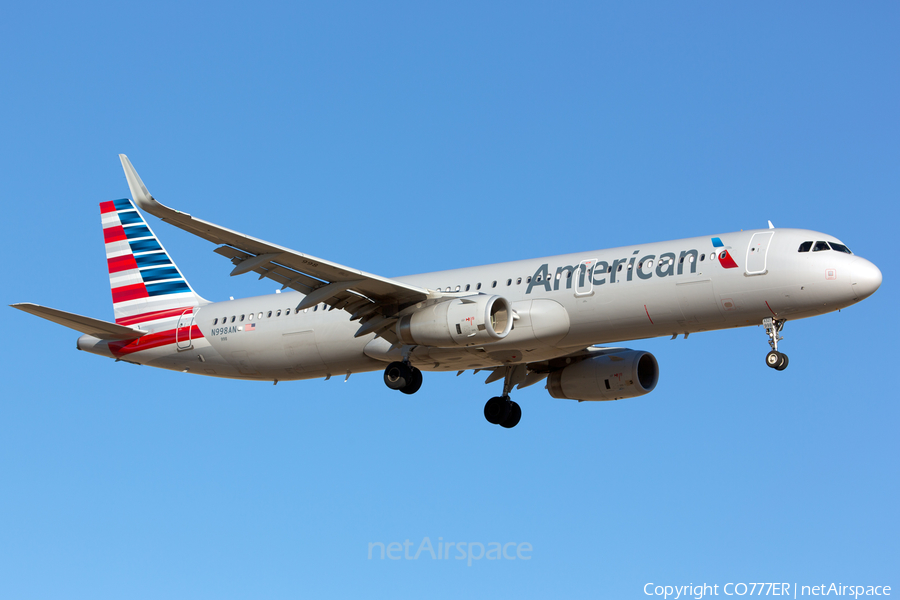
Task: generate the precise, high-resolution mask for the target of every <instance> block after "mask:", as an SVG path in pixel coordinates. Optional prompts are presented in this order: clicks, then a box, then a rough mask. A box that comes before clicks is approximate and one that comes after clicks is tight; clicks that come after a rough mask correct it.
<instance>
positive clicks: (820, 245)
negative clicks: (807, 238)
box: [813, 242, 831, 252]
mask: <svg viewBox="0 0 900 600" xmlns="http://www.w3.org/2000/svg"><path fill="white" fill-rule="evenodd" d="M822 250H831V248H829V247H828V242H816V245H815V246H813V252H821V251H822Z"/></svg>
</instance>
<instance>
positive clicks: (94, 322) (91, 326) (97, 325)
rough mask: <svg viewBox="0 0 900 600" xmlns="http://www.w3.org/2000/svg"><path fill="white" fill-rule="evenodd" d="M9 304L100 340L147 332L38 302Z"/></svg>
mask: <svg viewBox="0 0 900 600" xmlns="http://www.w3.org/2000/svg"><path fill="white" fill-rule="evenodd" d="M10 306H12V307H13V308H18V309H19V310H22V311H25V312H27V313H30V314H32V315H35V316H37V317H40V318H42V319H47V320H48V321H53V322H54V323H58V324H60V325H65V326H66V327H68V328H70V329H74V330H75V331H80V332H81V333H86V334H88V335H92V336H94V337H95V338H97V339H100V340H134V339H137V338H139V337H141V336H142V335H145V334H146V333H147V332H146V331H143V330H141V329H132V328H131V327H125V326H124V325H116V324H115V323H109V322H107V321H101V320H100V319H93V318H91V317H84V316H81V315H76V314H75V313H70V312H66V311H64V310H57V309H55V308H48V307H46V306H41V305H39V304H32V303H31V302H20V303H19V304H10Z"/></svg>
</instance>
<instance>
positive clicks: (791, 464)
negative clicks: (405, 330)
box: [0, 2, 900, 600]
mask: <svg viewBox="0 0 900 600" xmlns="http://www.w3.org/2000/svg"><path fill="white" fill-rule="evenodd" d="M319 4H321V3H318V4H315V3H307V4H300V3H256V4H253V5H252V6H251V5H248V4H243V3H241V4H237V3H234V4H227V3H221V2H220V3H208V4H195V3H159V2H157V3H124V4H123V3H113V2H110V3H106V4H97V3H76V4H73V3H42V2H37V3H14V4H11V3H7V6H5V7H4V9H3V11H2V12H3V15H2V18H0V52H2V56H3V61H2V65H0V113H2V118H0V126H2V129H0V135H2V140H3V143H2V144H0V165H2V166H0V194H2V200H3V206H4V208H5V210H4V218H3V219H2V222H0V223H2V225H0V226H2V232H3V240H4V247H5V253H4V270H5V272H4V278H3V285H2V296H3V297H2V300H3V303H4V304H10V303H13V302H21V301H31V302H37V303H40V304H45V305H49V306H53V307H57V308H61V309H64V310H69V311H73V312H77V313H81V314H86V315H91V316H94V317H98V318H103V319H110V318H111V317H112V308H111V304H110V295H109V289H108V280H107V274H106V269H105V265H104V254H103V244H102V237H101V231H100V224H99V223H100V220H99V209H98V207H97V204H98V203H99V202H101V201H105V200H111V199H115V198H121V197H124V196H127V195H128V188H127V185H126V182H125V178H124V176H123V174H122V171H121V168H120V165H119V161H118V158H117V154H118V153H120V152H122V153H126V154H128V155H129V157H130V158H131V160H132V161H133V163H134V164H135V166H136V167H137V169H138V171H139V172H140V174H141V176H142V177H143V179H144V181H145V182H146V183H147V185H148V187H149V188H150V190H151V191H152V192H153V194H154V195H155V196H156V197H157V198H159V199H160V200H161V201H163V202H165V203H168V204H170V205H174V206H175V207H177V208H180V209H182V210H185V211H187V212H190V213H192V214H195V215H197V216H199V217H201V218H205V219H208V220H211V221H213V222H217V223H219V224H222V225H225V226H228V227H231V228H234V229H238V230H240V231H244V232H246V233H249V234H252V235H255V236H257V237H261V238H263V239H267V240H271V241H273V242H277V243H281V244H284V245H287V246H289V247H292V248H295V249H297V250H301V251H304V252H308V253H310V254H313V255H317V256H321V257H325V258H329V259H331V260H335V261H338V262H341V263H344V264H347V265H352V266H354V267H357V268H360V269H363V270H366V271H369V272H373V273H378V274H381V275H385V276H394V275H402V274H408V273H417V272H423V271H430V270H437V269H442V268H453V267H461V266H467V265H472V264H484V263H490V262H499V261H504V260H512V259H517V258H526V257H534V256H542V255H550V254H559V253H564V252H576V251H581V250H587V249H597V248H603V247H610V246H617V245H622V244H630V243H642V242H649V241H658V240H664V239H672V238H678V237H687V236H695V235H709V234H713V233H721V232H728V231H735V230H738V229H742V228H743V229H749V228H757V227H764V226H765V224H766V220H767V219H771V220H772V221H773V222H774V223H775V225H776V226H780V227H805V228H810V229H816V230H820V231H825V232H828V233H830V234H832V235H834V236H836V237H838V238H839V239H841V240H843V241H844V242H845V243H846V244H848V245H849V246H850V247H851V248H852V249H853V250H854V251H855V252H856V253H857V254H859V255H861V256H864V257H867V258H869V259H871V260H873V261H874V262H875V263H876V264H877V265H878V266H879V267H880V268H881V270H882V272H883V274H884V283H883V285H882V287H881V289H880V290H879V291H878V292H877V293H876V294H875V295H874V296H873V297H871V298H870V299H868V300H866V301H865V302H863V303H861V304H860V305H859V306H855V307H851V308H849V309H847V310H844V311H842V312H841V313H834V314H830V315H827V316H823V317H819V318H816V319H810V320H805V321H797V322H790V323H788V325H787V327H786V328H785V331H784V335H785V341H784V343H783V344H784V345H783V346H782V348H783V350H784V351H785V352H787V353H788V354H789V355H790V358H791V363H790V368H789V369H788V370H786V371H784V372H783V373H778V372H775V371H773V370H771V369H768V368H766V366H765V364H764V362H763V357H764V354H765V352H766V350H767V349H768V346H767V344H766V338H765V335H764V333H763V331H762V329H761V328H745V329H740V330H734V331H726V332H713V333H706V334H700V335H695V336H691V337H690V338H689V339H688V340H686V341H685V340H682V339H679V340H677V341H669V340H667V339H660V340H645V341H640V342H633V343H631V344H629V345H630V346H631V347H634V348H640V349H644V350H649V351H651V352H653V353H654V354H655V355H656V356H657V358H658V360H659V362H660V368H661V380H660V383H659V386H658V387H657V389H656V390H655V391H654V392H653V393H652V394H650V395H647V396H644V397H642V398H636V399H632V400H623V401H619V402H609V403H583V404H578V403H575V402H570V401H564V400H555V399H553V398H550V397H549V396H548V394H547V393H546V391H545V390H544V389H543V388H542V386H534V387H531V388H528V389H527V390H523V391H521V392H517V393H516V394H515V399H516V400H517V401H518V402H519V403H520V404H521V405H522V408H523V412H524V417H523V419H522V422H521V424H520V425H519V426H518V427H517V428H516V429H514V430H511V431H504V430H500V429H499V428H497V427H492V426H490V425H488V424H487V423H486V422H485V421H484V418H483V417H482V415H481V410H482V406H483V404H484V401H485V400H486V399H487V398H488V397H490V396H492V395H496V394H497V393H498V392H499V384H492V385H490V386H485V385H484V384H483V381H484V374H479V375H477V376H473V375H472V374H471V373H466V374H464V375H462V376H460V377H458V378H457V377H455V376H454V375H453V374H426V378H425V383H424V386H423V388H422V390H421V391H420V392H419V393H418V394H416V395H415V396H411V397H406V396H403V395H401V394H397V393H395V392H390V391H389V390H387V389H386V388H385V387H384V385H383V384H382V382H381V374H380V373H372V374H360V375H354V376H353V377H351V379H350V381H349V382H348V383H342V381H341V380H331V381H327V382H323V381H307V382H293V383H291V382H284V383H281V384H279V385H277V386H272V385H270V384H262V383H246V382H237V381H229V380H217V379H208V378H202V377H196V376H189V375H184V374H179V373H171V372H167V371H160V370H154V369H150V368H147V367H137V366H133V365H128V364H122V363H118V364H116V363H114V362H113V361H111V360H106V359H102V358H99V357H97V356H93V355H88V354H85V353H80V352H77V351H76V350H75V347H74V346H75V339H76V337H77V334H75V333H74V332H72V331H69V330H67V329H65V328H63V327H60V326H57V325H54V324H51V323H47V322H44V321H41V320H39V319H37V318H34V317H31V316H29V315H26V314H24V313H19V312H17V311H14V310H13V309H9V308H7V309H4V310H6V313H5V314H6V322H7V328H6V332H7V333H6V336H5V338H4V339H5V343H4V344H3V347H2V349H0V356H2V364H3V372H4V374H5V377H4V379H5V381H6V384H5V387H4V391H3V393H2V399H0V597H3V598H16V599H19V598H22V599H26V598H90V599H91V600H97V599H101V598H153V599H156V598H161V597H166V598H191V599H197V598H216V599H219V598H311V597H347V598H351V597H352V598H360V597H373V598H377V597H398V596H399V597H411V596H415V597H436V598H459V597H462V596H463V595H464V594H466V595H468V594H470V593H473V592H474V595H475V596H485V597H487V596H493V597H512V596H515V597H521V598H545V597H566V598H597V597H603V598H644V597H646V596H644V595H643V592H642V588H643V586H644V584H645V583H648V582H654V583H658V584H670V585H682V584H686V583H695V584H696V583H702V582H707V583H710V584H719V585H720V586H721V585H724V584H725V583H728V582H762V581H765V582H770V581H775V582H781V581H784V582H796V583H799V584H801V585H803V584H810V585H817V584H820V583H826V584H827V583H830V582H842V583H843V584H861V585H892V586H894V587H895V589H896V588H897V587H898V586H900V577H898V575H900V569H898V565H900V542H898V540H900V527H898V525H900V519H898V511H897V505H898V493H900V481H898V466H897V458H898V453H900V443H898V435H897V432H898V425H900V419H898V416H900V410H898V403H897V400H898V394H897V391H896V377H897V367H896V365H897V359H898V351H897V339H898V333H900V332H898V326H897V313H896V310H897V283H896V282H897V278H898V261H897V256H898V250H897V244H896V241H895V240H896V238H897V221H898V219H897V217H898V210H897V208H896V206H897V198H898V193H900V170H898V166H900V147H898V145H900V141H898V140H900V116H898V115H900V111H898V107H900V77H898V75H900V51H898V50H900V45H898V41H897V40H898V37H897V32H898V30H900V8H898V6H897V4H896V3H888V2H867V3H832V2H817V3H809V2H804V3H801V2H791V3H783V2H778V3H766V2H753V3H743V4H737V3H686V2H677V3H670V2H666V3H663V2H659V3H644V2H639V3H632V2H629V3H622V2H617V3H609V4H608V5H607V6H599V5H598V4H597V3H555V4H563V6H555V5H554V3H540V4H534V3H521V2H515V3H507V4H496V3H494V4H486V3H481V2H479V3H459V2H455V3H407V4H398V3H376V4H375V5H372V4H369V3H367V4H354V3H343V4H335V3H326V4H329V6H328V7H327V8H322V7H321V6H319ZM148 220H149V222H150V224H151V226H152V227H154V228H155V230H156V232H157V234H158V235H159V236H160V237H161V238H162V240H163V243H164V244H165V245H166V246H167V248H168V250H169V251H170V253H171V254H172V256H173V257H174V259H175V261H176V262H177V263H178V265H179V266H180V267H181V269H182V271H183V272H184V273H185V275H186V276H187V278H188V280H189V281H190V282H191V284H192V285H193V286H194V287H195V288H196V289H197V290H198V292H200V293H201V294H202V295H204V296H205V297H207V298H209V299H212V300H223V299H226V298H228V297H229V296H235V297H240V296H248V295H256V294H263V293H270V292H272V291H273V289H274V284H272V283H271V282H266V281H263V282H259V281H257V280H256V278H255V277H252V276H246V277H238V278H229V277H228V273H229V271H230V268H231V267H230V264H229V263H228V262H227V261H226V260H225V259H222V258H221V257H219V256H217V255H215V254H213V252H212V249H213V246H212V245H211V244H209V243H207V242H204V241H202V240H199V239H195V238H192V237H191V236H190V235H188V234H186V233H183V232H181V231H179V230H176V229H174V228H172V227H169V226H168V225H165V224H164V223H161V222H159V221H158V220H155V219H154V218H152V217H148ZM426 536H427V537H429V538H430V539H431V540H433V541H434V542H435V543H436V542H437V540H438V538H443V540H446V541H457V542H461V541H465V542H481V543H484V544H487V543H489V542H502V543H506V542H517V543H518V542H528V543H529V544H531V546H532V547H533V551H532V552H531V556H532V558H531V559H530V560H528V561H523V560H515V561H511V560H500V561H496V560H495V561H487V560H481V561H477V562H475V563H474V564H473V565H472V566H471V567H469V566H467V565H466V564H465V563H466V561H457V560H450V561H442V562H438V561H435V560H431V559H429V558H424V557H423V558H420V559H419V560H418V561H412V560H399V561H388V560H368V559H367V548H368V544H369V543H370V542H383V543H389V542H395V541H396V542H401V543H402V542H404V541H405V540H406V539H409V540H411V541H413V542H414V543H415V544H418V543H419V542H420V541H422V539H423V538H424V537H426ZM720 589H721V588H720Z"/></svg>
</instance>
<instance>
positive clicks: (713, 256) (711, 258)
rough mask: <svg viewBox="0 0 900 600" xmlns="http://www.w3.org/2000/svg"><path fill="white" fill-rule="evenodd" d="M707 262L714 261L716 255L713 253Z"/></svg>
mask: <svg viewBox="0 0 900 600" xmlns="http://www.w3.org/2000/svg"><path fill="white" fill-rule="evenodd" d="M709 260H716V253H715V252H713V253H711V254H710V255H709Z"/></svg>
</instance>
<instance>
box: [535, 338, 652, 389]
mask: <svg viewBox="0 0 900 600" xmlns="http://www.w3.org/2000/svg"><path fill="white" fill-rule="evenodd" d="M658 381H659V364H658V363H657V362H656V358H655V357H654V356H653V355H652V354H650V353H649V352H644V351H642V350H623V351H622V352H615V353H611V354H603V355H601V356H595V357H593V358H588V359H585V360H582V361H580V362H577V363H575V364H571V365H568V366H566V367H564V368H562V369H560V370H559V371H554V372H553V373H550V376H549V377H548V378H547V389H548V390H549V391H550V395H551V396H553V397H554V398H562V399H566V400H619V399H621V398H634V397H636V396H643V395H644V394H647V393H650V392H652V391H653V388H655V387H656V383H657V382H658Z"/></svg>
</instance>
